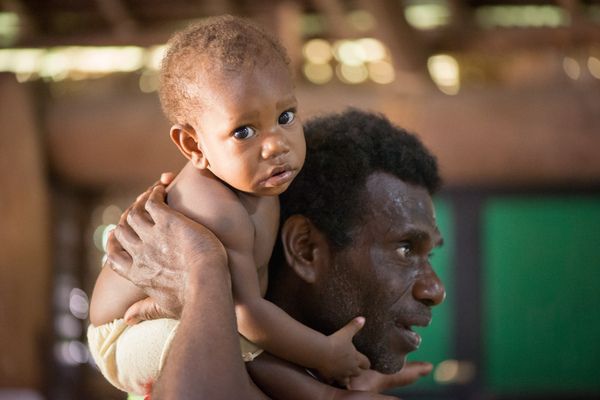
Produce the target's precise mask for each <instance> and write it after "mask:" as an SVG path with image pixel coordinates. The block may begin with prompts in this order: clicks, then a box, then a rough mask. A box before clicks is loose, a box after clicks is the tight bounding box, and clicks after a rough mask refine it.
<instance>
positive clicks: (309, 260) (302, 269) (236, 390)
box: [110, 110, 445, 399]
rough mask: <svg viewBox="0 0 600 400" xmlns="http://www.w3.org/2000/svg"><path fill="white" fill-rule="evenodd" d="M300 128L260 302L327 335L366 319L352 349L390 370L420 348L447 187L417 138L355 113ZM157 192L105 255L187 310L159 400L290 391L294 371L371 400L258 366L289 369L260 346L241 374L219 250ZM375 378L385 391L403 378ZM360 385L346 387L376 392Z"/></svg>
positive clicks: (285, 395) (437, 287) (435, 296)
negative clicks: (418, 329) (440, 200)
mask: <svg viewBox="0 0 600 400" xmlns="http://www.w3.org/2000/svg"><path fill="white" fill-rule="evenodd" d="M305 135H306V141H307V156H306V162H305V167H304V169H303V171H302V172H301V173H300V174H299V176H298V177H297V178H296V180H295V181H294V183H293V184H292V185H291V186H290V188H289V189H288V191H287V192H286V193H285V194H284V195H282V196H281V215H282V217H281V222H282V224H281V226H282V228H281V235H280V237H281V240H280V243H279V244H278V246H277V250H276V251H275V252H274V254H273V256H272V262H271V265H270V271H271V282H270V283H269V291H268V293H267V298H268V299H269V300H270V301H272V302H274V303H275V304H277V305H278V306H279V307H281V308H282V309H283V310H285V311H286V312H287V313H288V314H289V315H291V316H292V317H294V318H295V319H297V320H298V321H300V322H301V323H303V324H306V325H308V326H310V327H311V328H313V329H316V330H318V331H320V332H322V333H324V334H330V333H331V332H334V331H336V330H337V329H339V328H340V327H341V326H344V325H345V324H346V323H347V322H348V321H350V320H351V319H352V318H354V317H356V316H358V315H361V316H364V317H365V319H366V323H365V325H364V328H363V329H362V330H361V331H359V332H358V333H357V334H356V336H355V337H354V343H355V345H356V348H357V349H358V350H359V351H360V352H362V353H363V354H365V355H366V356H367V357H368V358H369V359H370V361H371V366H372V368H373V369H374V370H376V371H379V372H381V373H384V374H395V373H397V372H398V371H400V370H401V369H402V367H403V366H404V364H405V359H406V355H407V354H408V353H409V352H411V351H414V350H416V349H417V348H418V346H419V344H420V337H419V336H418V335H417V334H416V333H415V332H413V330H412V327H414V326H425V325H428V324H429V322H430V320H431V307H432V306H435V305H438V304H440V303H441V302H442V301H443V299H444V296H445V290H444V286H443V285H442V283H441V282H440V280H439V278H438V277H437V275H436V274H435V271H434V270H433V269H432V267H431V264H430V262H429V255H430V253H431V251H432V250H433V248H435V247H436V246H439V245H441V243H442V238H441V234H440V232H439V229H438V227H437V224H436V220H435V211H434V208H433V203H432V201H431V195H432V194H434V193H435V192H436V191H437V190H438V189H439V187H440V185H441V179H440V177H439V175H438V171H437V164H436V161H435V158H434V157H433V156H432V155H430V154H429V152H428V151H427V150H426V149H425V147H424V146H423V145H422V143H421V142H420V141H419V140H418V139H417V138H416V137H415V136H413V135H410V134H408V133H407V132H405V131H404V130H402V129H399V128H397V127H394V126H393V125H391V124H390V123H389V121H388V120H387V119H385V118H383V117H381V116H378V115H374V114H369V113H365V112H361V111H357V110H348V111H346V112H344V113H342V114H338V115H328V116H325V117H321V118H318V119H314V120H312V121H310V122H308V123H307V124H306V126H305ZM162 196H164V191H163V189H162V188H161V189H157V190H154V191H153V192H152V193H147V194H146V195H145V196H143V197H141V198H140V199H139V200H138V202H137V203H136V205H135V206H134V207H133V209H132V210H131V211H130V212H129V214H128V216H127V217H126V221H125V220H122V222H121V224H120V225H119V228H118V229H117V230H116V233H115V237H116V238H117V239H118V240H119V241H120V242H121V244H122V246H123V248H124V249H125V250H126V252H125V251H122V250H121V249H119V247H118V246H117V245H116V244H115V243H114V242H113V243H112V244H111V251H110V253H111V254H110V263H111V267H112V268H113V269H115V270H116V271H117V272H118V273H120V274H121V275H124V276H126V277H128V278H129V279H130V280H131V281H132V282H134V283H135V284H136V285H138V286H140V287H141V288H142V289H144V290H145V291H146V293H147V294H148V295H150V296H151V297H152V298H154V299H155V300H156V301H157V302H158V303H159V304H160V306H161V307H162V308H164V309H166V311H167V312H169V313H171V314H176V315H178V314H180V311H181V309H183V312H182V313H181V324H180V327H179V330H178V333H177V336H176V339H175V341H174V343H173V346H172V348H171V352H170V355H169V358H168V362H167V364H166V366H165V368H164V370H163V372H162V374H161V377H160V379H159V381H158V382H157V385H156V386H155V388H154V391H153V398H163V397H164V398H180V399H183V398H210V399H213V398H229V399H230V398H245V399H248V398H280V399H293V398H294V396H295V394H296V393H299V392H301V391H302V390H303V385H298V387H289V386H287V385H286V376H287V375H286V374H289V373H301V374H304V375H306V385H320V386H321V387H322V396H321V398H324V399H325V398H346V397H352V398H355V397H359V398H370V397H376V398H379V396H378V395H374V394H370V393H366V392H352V391H340V390H336V389H333V388H331V387H330V386H328V385H325V384H322V383H320V382H318V381H317V380H315V379H314V378H312V377H310V376H309V375H308V374H307V372H306V371H303V370H301V369H298V368H297V369H295V370H294V369H293V367H290V366H289V365H288V366H286V367H285V368H282V369H281V373H280V374H275V376H274V374H269V376H267V375H266V374H264V373H263V365H265V364H270V365H272V364H278V363H279V364H282V365H283V364H285V363H284V362H283V361H281V360H276V359H274V358H273V357H270V356H269V355H268V354H266V355H261V356H260V357H258V358H257V359H256V360H255V361H253V362H251V363H249V365H248V366H247V368H248V371H249V372H250V376H251V377H252V379H249V378H248V374H247V372H246V370H245V368H244V365H243V363H242V361H241V359H240V358H239V355H238V353H239V348H238V346H239V345H236V343H235V337H236V336H235V333H236V323H235V314H234V312H233V310H234V304H233V300H232V298H231V288H230V286H229V279H230V278H229V275H228V271H227V268H226V265H227V263H226V257H225V255H224V252H223V249H222V246H220V244H219V243H218V241H217V240H216V239H215V238H214V236H212V235H211V234H210V233H209V232H207V231H206V230H205V229H203V228H202V227H201V226H199V225H197V224H195V223H193V222H192V221H190V220H187V219H186V218H185V217H183V216H181V215H179V214H177V213H174V212H173V211H170V210H169V209H168V207H167V206H166V205H165V204H164V203H162V199H163V197H162ZM147 199H149V200H148V201H147V202H146V200H147ZM130 255H131V256H130ZM132 260H133V263H132ZM236 351H237V352H238V353H236ZM199 360H200V361H199ZM363 375H367V378H368V377H369V376H368V374H363ZM374 376H375V378H374V379H375V381H376V382H377V385H378V386H379V387H377V389H387V388H389V387H391V386H395V385H396V384H398V383H399V382H400V378H399V376H401V375H398V374H395V375H390V376H389V379H390V380H391V382H386V380H385V378H383V379H382V376H381V375H374ZM365 380H366V379H365V377H363V379H362V380H358V381H356V384H355V382H351V384H350V385H349V386H350V388H360V387H358V386H357V385H363V384H364V385H365V387H366V388H369V389H373V387H372V386H371V385H370V384H365ZM257 386H258V387H257ZM259 388H260V389H259Z"/></svg>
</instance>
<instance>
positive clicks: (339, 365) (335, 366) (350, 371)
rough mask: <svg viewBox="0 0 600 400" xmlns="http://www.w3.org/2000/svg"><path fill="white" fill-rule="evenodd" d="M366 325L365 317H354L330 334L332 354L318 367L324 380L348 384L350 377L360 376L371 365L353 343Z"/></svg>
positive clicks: (342, 384) (343, 384)
mask: <svg viewBox="0 0 600 400" xmlns="http://www.w3.org/2000/svg"><path fill="white" fill-rule="evenodd" d="M364 325H365V319H364V318H363V317H357V318H354V319H353V320H352V321H350V322H349V323H348V324H347V325H346V326H344V327H343V328H342V329H340V330H339V331H337V332H335V333H333V334H332V335H329V336H328V337H327V338H328V339H329V342H330V344H331V345H330V348H331V351H330V354H329V356H326V355H325V357H324V360H323V363H322V364H321V366H320V367H319V368H318V371H319V374H321V377H322V378H323V379H324V381H326V382H329V383H331V382H332V381H336V382H337V383H338V384H340V385H341V386H346V385H347V384H348V382H350V378H352V377H356V376H359V375H360V374H361V373H362V372H363V370H368V369H369V368H370V366H371V363H370V362H369V359H368V358H367V357H366V356H365V355H364V354H362V353H359V352H358V350H356V347H354V344H353V343H352V338H353V337H354V335H356V333H357V332H358V331H360V330H361V329H362V327H363V326H364Z"/></svg>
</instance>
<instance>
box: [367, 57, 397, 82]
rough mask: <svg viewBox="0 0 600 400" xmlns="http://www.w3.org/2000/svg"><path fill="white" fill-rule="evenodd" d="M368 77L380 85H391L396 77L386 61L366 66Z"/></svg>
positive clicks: (392, 68) (390, 65)
mask: <svg viewBox="0 0 600 400" xmlns="http://www.w3.org/2000/svg"><path fill="white" fill-rule="evenodd" d="M367 67H368V69H369V77H370V78H371V80H372V81H373V82H376V83H380V84H382V85H385V84H388V83H392V82H393V81H394V78H395V77H396V73H395V71H394V67H392V64H390V63H389V62H387V61H375V62H372V63H369V64H368V66H367Z"/></svg>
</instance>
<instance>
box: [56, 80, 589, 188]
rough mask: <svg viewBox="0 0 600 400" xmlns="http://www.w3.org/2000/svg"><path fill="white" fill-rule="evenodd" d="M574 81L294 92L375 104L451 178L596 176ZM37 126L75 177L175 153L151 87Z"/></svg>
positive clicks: (73, 104)
mask: <svg viewBox="0 0 600 400" xmlns="http://www.w3.org/2000/svg"><path fill="white" fill-rule="evenodd" d="M576 83H577V82H574V83H573V84H572V85H569V84H563V85H557V84H555V85H546V86H545V87H544V86H540V87H537V88H535V87H524V88H522V89H518V88H510V89H499V88H496V89H493V88H491V89H488V90H481V91H472V92H465V93H461V94H459V95H458V96H446V95H443V94H441V93H433V92H432V93H429V94H423V95H420V96H405V95H402V96H398V95H396V94H394V93H393V92H391V91H389V90H385V88H382V89H381V90H374V89H366V88H362V89H360V88H357V87H349V86H343V85H339V86H327V87H313V86H311V87H310V89H309V88H307V87H299V88H298V94H297V95H298V99H299V102H300V105H301V107H302V109H303V114H304V116H305V119H306V118H309V117H310V115H315V114H320V115H321V114H323V113H326V112H332V111H339V110H341V109H344V108H346V107H348V106H353V107H358V108H363V109H368V110H375V111H379V112H383V113H385V114H386V115H388V116H389V118H390V119H392V120H393V121H394V122H395V123H398V124H399V125H402V126H404V127H406V128H407V129H409V130H411V131H414V132H416V133H418V134H419V135H420V136H421V137H422V138H423V140H424V142H425V143H426V144H427V145H428V146H429V147H430V148H431V149H432V151H433V152H434V153H435V154H436V155H437V157H438V159H439V161H440V164H441V167H442V173H443V175H444V177H445V179H446V181H447V183H448V184H449V185H451V186H490V187H513V186H530V185H537V186H556V185H562V186H564V185H588V184H592V183H596V184H598V183H600V114H599V113H598V112H597V104H600V91H598V90H596V89H594V87H593V86H590V85H584V84H582V85H577V84H576ZM45 128H46V129H45V131H46V132H47V134H48V137H47V142H48V150H49V159H50V161H51V165H52V167H53V170H54V173H55V175H56V176H58V177H60V178H61V179H63V180H64V181H66V182H69V183H71V184H73V185H77V186H82V187H92V188H98V189H102V188H107V187H109V186H111V185H121V186H123V187H131V188H135V189H137V190H142V189H145V188H146V187H147V186H148V185H149V183H151V182H153V181H154V180H156V178H157V176H158V174H159V173H160V172H163V171H178V170H179V169H180V168H181V167H182V166H183V164H184V162H185V160H184V158H183V156H181V155H180V154H179V153H178V151H177V150H176V148H175V146H174V145H172V144H171V143H170V140H169V138H168V128H169V126H168V124H167V123H166V121H164V119H163V117H162V116H161V115H160V110H159V106H158V102H157V100H156V99H155V98H152V97H151V96H150V97H149V96H142V95H139V96H134V95H131V96H129V97H123V96H118V97H114V98H113V97H106V98H104V99H98V98H97V97H96V98H94V96H93V95H91V94H90V95H89V96H86V95H83V96H81V97H80V98H76V99H75V98H74V99H68V100H58V101H55V102H53V103H52V104H50V105H49V107H48V113H47V115H46V118H45ZM65 149H69V151H65Z"/></svg>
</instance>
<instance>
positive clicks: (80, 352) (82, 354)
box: [69, 340, 90, 364]
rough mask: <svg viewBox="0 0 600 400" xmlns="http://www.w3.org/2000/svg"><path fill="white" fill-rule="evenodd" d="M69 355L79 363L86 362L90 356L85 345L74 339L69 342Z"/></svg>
mask: <svg viewBox="0 0 600 400" xmlns="http://www.w3.org/2000/svg"><path fill="white" fill-rule="evenodd" d="M69 355H70V356H71V358H72V359H73V360H75V362H77V363H79V364H85V363H86V362H88V360H89V357H90V355H89V353H88V349H87V348H86V347H85V345H84V344H83V343H81V342H79V341H77V340H73V341H72V342H71V343H69Z"/></svg>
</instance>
